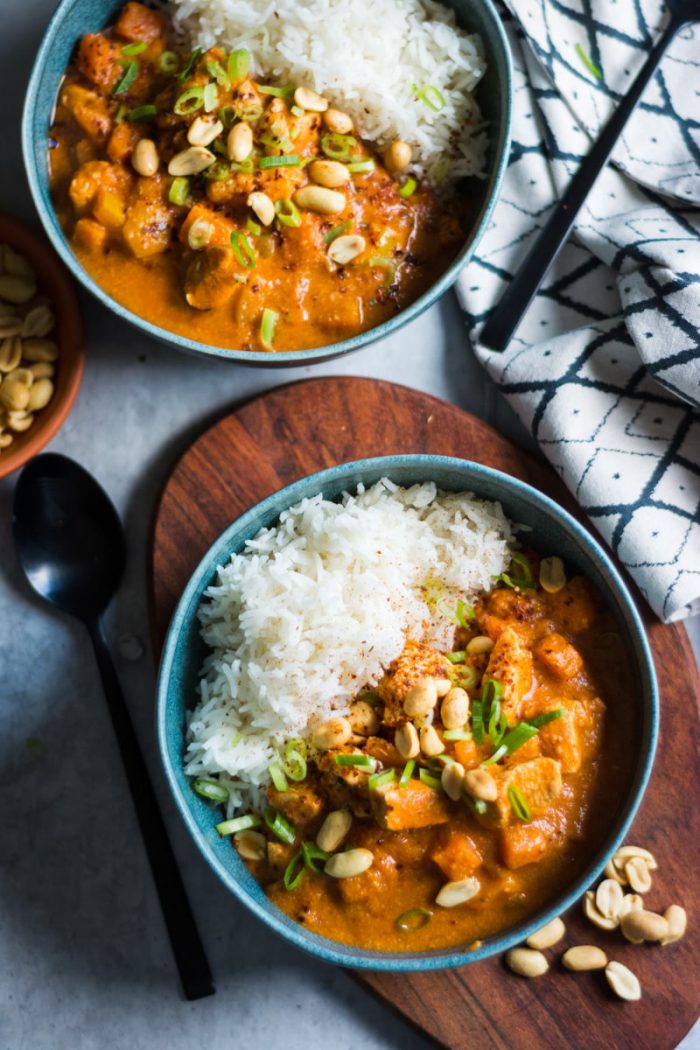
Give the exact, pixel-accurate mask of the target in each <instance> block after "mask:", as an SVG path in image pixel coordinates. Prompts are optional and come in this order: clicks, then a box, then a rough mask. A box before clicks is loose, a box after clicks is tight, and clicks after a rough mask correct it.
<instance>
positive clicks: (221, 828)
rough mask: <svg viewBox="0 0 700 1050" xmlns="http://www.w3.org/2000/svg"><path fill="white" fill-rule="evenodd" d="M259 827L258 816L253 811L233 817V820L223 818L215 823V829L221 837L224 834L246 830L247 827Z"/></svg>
mask: <svg viewBox="0 0 700 1050" xmlns="http://www.w3.org/2000/svg"><path fill="white" fill-rule="evenodd" d="M257 827H260V817H258V816H257V815H256V814H255V813H249V814H248V816H246V817H234V818H233V820H224V821H222V822H221V824H217V825H216V830H217V831H218V832H219V834H220V835H221V837H222V838H224V837H225V836H226V835H235V834H236V832H237V831H247V830H248V828H257Z"/></svg>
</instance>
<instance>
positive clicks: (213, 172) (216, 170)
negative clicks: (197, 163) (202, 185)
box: [202, 160, 231, 182]
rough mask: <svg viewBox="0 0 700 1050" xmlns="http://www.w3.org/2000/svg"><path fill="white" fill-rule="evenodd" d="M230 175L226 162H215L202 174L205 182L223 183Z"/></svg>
mask: <svg viewBox="0 0 700 1050" xmlns="http://www.w3.org/2000/svg"><path fill="white" fill-rule="evenodd" d="M230 174H231V165H230V164H229V162H228V161H227V160H217V161H215V162H214V163H213V164H210V165H209V167H208V168H207V169H206V171H203V172H202V175H203V176H204V178H205V179H206V180H207V182H224V181H225V180H226V179H227V178H228V177H229V176H230Z"/></svg>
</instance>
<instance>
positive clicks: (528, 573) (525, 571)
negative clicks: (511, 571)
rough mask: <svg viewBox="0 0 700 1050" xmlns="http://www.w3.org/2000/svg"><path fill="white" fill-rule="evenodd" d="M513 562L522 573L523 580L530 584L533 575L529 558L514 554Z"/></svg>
mask: <svg viewBox="0 0 700 1050" xmlns="http://www.w3.org/2000/svg"><path fill="white" fill-rule="evenodd" d="M511 561H512V563H513V565H515V566H516V568H518V569H520V571H521V573H522V578H523V579H524V580H529V581H530V582H532V580H533V575H532V565H530V559H529V558H527V557H526V556H525V555H524V554H514V555H513V557H512V558H511Z"/></svg>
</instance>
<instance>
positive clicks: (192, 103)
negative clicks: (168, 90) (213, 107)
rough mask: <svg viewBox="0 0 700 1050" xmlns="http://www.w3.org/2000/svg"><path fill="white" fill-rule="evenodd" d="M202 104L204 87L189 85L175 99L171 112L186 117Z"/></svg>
mask: <svg viewBox="0 0 700 1050" xmlns="http://www.w3.org/2000/svg"><path fill="white" fill-rule="evenodd" d="M203 105H204V88H203V87H191V88H188V89H187V91H183V92H182V94H181V95H180V96H179V97H178V98H177V99H176V100H175V105H174V106H173V113H175V114H177V116H178V117H187V116H189V114H190V113H196V112H197V110H198V109H201V108H202V106H203Z"/></svg>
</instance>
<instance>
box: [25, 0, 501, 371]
mask: <svg viewBox="0 0 700 1050" xmlns="http://www.w3.org/2000/svg"><path fill="white" fill-rule="evenodd" d="M82 2H84V0H61V3H59V5H58V7H57V8H56V10H55V11H54V13H53V15H52V17H51V19H50V21H49V23H48V26H47V28H46V31H45V33H44V36H43V38H42V41H41V43H40V45H39V49H38V50H37V53H36V56H35V59H34V64H33V67H32V72H31V75H30V78H29V82H28V84H27V89H26V93H25V100H24V106H23V111H22V126H21V138H22V155H23V160H24V168H25V172H26V175H27V180H28V182H29V188H30V192H31V195H32V199H33V201H34V206H35V207H36V209H37V212H38V214H39V218H40V219H41V222H42V225H43V227H44V230H45V232H46V234H47V236H48V237H49V240H50V241H51V243H52V245H53V247H54V249H55V250H56V251H57V252H58V254H59V255H60V257H61V259H62V260H63V262H64V263H65V265H66V266H67V267H68V269H69V270H70V272H71V273H72V275H73V276H74V277H75V278H76V279H77V280H78V281H80V283H81V284H82V285H83V287H84V288H87V290H88V291H89V292H90V293H91V294H92V295H94V296H95V298H97V299H98V300H99V301H100V302H101V303H102V305H103V306H105V307H107V309H109V310H111V311H112V313H114V314H116V315H117V316H118V317H119V318H120V319H121V320H123V321H126V322H127V323H128V324H130V325H131V326H132V327H135V328H137V329H139V330H140V331H142V332H144V333H145V334H146V335H149V336H151V337H152V338H154V339H157V340H159V341H160V342H163V343H166V344H168V345H172V346H174V347H176V348H177V349H179V350H183V351H186V352H190V353H195V354H199V355H202V354H203V355H205V356H207V357H214V358H223V359H225V360H229V361H235V362H236V363H238V364H242V365H249V366H251V367H263V368H266V367H267V368H269V367H281V368H295V367H299V366H301V365H304V364H312V363H314V362H316V361H318V362H321V361H327V360H330V359H331V358H335V357H344V356H346V355H347V354H350V353H353V352H354V351H356V350H360V349H362V348H363V347H365V346H368V345H369V344H370V343H373V342H375V341H376V340H379V339H384V338H386V337H387V336H389V335H392V334H393V333H394V332H396V331H398V330H399V329H400V328H403V326H404V325H406V324H408V323H410V322H411V321H413V320H414V319H415V318H416V317H419V316H420V315H421V314H422V313H423V312H424V311H425V310H427V309H428V307H430V306H432V305H433V304H434V303H435V302H437V301H438V299H440V298H441V297H442V296H443V295H444V293H445V292H446V291H447V290H448V289H449V288H450V287H451V286H452V285H453V284H454V282H455V281H456V280H457V277H458V276H459V274H460V272H461V271H462V269H463V268H464V267H465V266H466V265H467V263H468V262H469V261H470V259H471V257H472V255H473V254H474V251H475V250H476V247H477V245H478V243H479V241H480V240H481V237H482V236H483V233H484V231H485V230H486V227H487V224H488V222H489V220H490V218H491V215H492V212H493V209H494V208H495V206H496V203H497V201H498V198H499V196H500V191H501V186H502V183H503V177H504V175H505V171H506V168H507V166H508V160H509V156H510V144H511V124H512V112H513V68H512V59H511V53H510V46H509V44H508V39H507V37H506V33H505V30H504V28H503V25H502V22H501V19H500V17H499V15H498V13H497V11H496V9H495V6H494V4H493V2H492V0H471V3H475V4H477V5H478V6H480V7H481V8H482V9H483V11H484V12H485V14H486V16H487V18H488V19H489V21H490V23H491V26H492V29H493V37H492V42H493V50H494V51H496V50H497V51H498V52H499V55H498V64H499V65H502V66H503V71H502V72H503V75H502V78H501V79H502V81H503V96H502V97H503V102H502V106H501V113H500V115H499V128H498V136H497V140H496V142H495V143H494V146H493V157H494V160H493V163H492V166H491V170H490V171H489V174H488V176H487V178H488V181H489V182H490V184H491V186H490V193H489V196H488V198H487V200H486V202H485V203H484V205H483V206H482V208H481V211H480V212H479V214H478V216H477V218H476V221H475V223H474V225H473V226H472V227H471V229H470V231H469V233H468V236H467V238H466V240H465V242H464V245H463V247H462V249H461V251H460V252H459V254H458V255H457V256H456V257H455V259H454V260H453V261H452V262H451V264H450V266H449V267H448V268H447V270H445V272H444V273H443V274H442V275H441V276H440V277H439V278H438V280H437V281H436V282H435V283H434V284H432V285H431V286H430V288H428V289H427V290H426V291H425V292H423V294H422V295H421V296H419V297H418V299H416V300H415V301H414V302H412V303H409V305H408V306H407V307H406V308H405V309H403V310H401V312H400V313H398V314H396V315H395V316H394V317H391V318H389V319H388V320H386V321H384V322H383V323H382V324H380V325H377V326H376V327H375V328H370V329H368V330H367V331H366V332H360V333H359V334H358V335H355V336H353V337H352V338H350V339H344V340H341V342H339V343H330V344H325V345H324V346H319V347H312V348H311V349H307V350H285V351H280V352H279V353H278V354H275V353H272V354H271V353H270V352H269V351H263V350H239V349H231V348H228V347H216V346H210V345H209V344H207V343H201V342H199V341H198V340H196V339H190V338H188V337H187V336H184V335H180V334H178V333H176V332H171V331H169V330H168V329H167V328H162V327H160V325H156V324H154V323H153V322H152V321H148V320H146V319H145V318H142V317H139V315H138V314H136V313H134V312H133V311H132V310H130V309H128V308H127V307H125V306H123V305H122V304H121V303H119V302H118V301H117V300H116V299H114V298H113V297H112V296H111V295H109V294H108V293H107V292H106V291H105V290H104V289H103V288H101V286H100V285H99V284H98V283H97V282H96V281H95V280H94V279H93V278H92V277H91V276H90V274H89V273H88V272H87V270H86V269H85V268H84V267H83V266H82V264H81V263H80V261H79V259H78V258H77V256H76V255H75V254H74V253H73V251H72V249H71V247H70V245H69V243H68V240H67V238H66V236H65V234H64V232H63V230H62V228H61V226H60V223H59V222H58V217H57V215H56V212H55V210H54V209H53V208H52V207H50V206H49V205H48V204H47V203H46V201H45V199H44V192H43V189H42V187H43V179H42V178H41V177H40V175H39V171H38V168H37V165H36V164H35V153H34V146H35V143H34V135H33V129H32V124H33V118H34V113H35V110H36V99H37V97H38V93H39V88H40V85H41V81H42V78H43V74H44V69H45V65H46V60H47V57H48V54H49V52H50V50H51V48H52V46H53V44H54V42H55V39H56V37H57V36H58V35H59V34H60V32H61V27H62V24H63V20H64V18H65V16H66V13H67V12H68V11H70V10H71V9H72V8H73V7H74V6H76V5H77V4H80V3H82Z"/></svg>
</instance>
